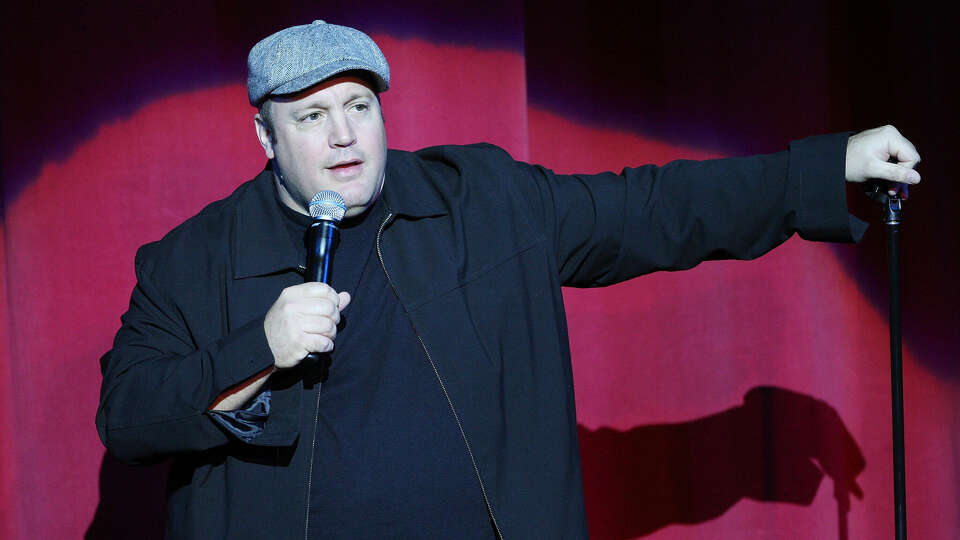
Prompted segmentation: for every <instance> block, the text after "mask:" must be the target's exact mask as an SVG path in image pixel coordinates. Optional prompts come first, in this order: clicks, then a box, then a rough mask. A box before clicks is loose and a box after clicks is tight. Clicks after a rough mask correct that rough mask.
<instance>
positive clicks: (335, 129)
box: [330, 116, 357, 148]
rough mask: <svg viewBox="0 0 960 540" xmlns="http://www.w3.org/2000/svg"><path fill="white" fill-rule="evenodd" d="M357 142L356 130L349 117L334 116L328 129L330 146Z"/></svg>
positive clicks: (343, 145)
mask: <svg viewBox="0 0 960 540" xmlns="http://www.w3.org/2000/svg"><path fill="white" fill-rule="evenodd" d="M355 142H357V135H356V131H355V130H354V129H353V124H352V123H351V122H350V119H349V118H346V117H345V116H344V117H340V118H334V119H333V122H332V126H331V130H330V146H331V147H336V148H343V147H345V146H350V145H352V144H353V143H355Z"/></svg>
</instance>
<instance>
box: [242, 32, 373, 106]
mask: <svg viewBox="0 0 960 540" xmlns="http://www.w3.org/2000/svg"><path fill="white" fill-rule="evenodd" d="M355 69H359V70H363V71H366V72H368V73H369V74H370V75H371V78H372V81H371V82H373V84H374V90H375V91H377V92H383V91H385V90H387V89H388V88H390V66H388V65H387V59H386V58H384V56H383V53H382V52H380V47H377V44H376V43H374V42H373V40H372V39H370V37H369V36H368V35H366V34H364V33H363V32H361V31H359V30H355V29H353V28H350V27H348V26H339V25H336V24H327V23H325V22H324V21H313V23H311V24H303V25H300V26H291V27H290V28H284V29H283V30H281V31H279V32H277V33H276V34H273V35H271V36H268V37H266V38H264V39H263V40H261V41H260V43H257V44H256V45H254V46H253V48H252V49H250V55H249V56H248V57H247V97H249V98H250V104H251V105H253V106H254V107H259V106H260V104H261V103H262V102H263V101H264V100H265V99H266V98H267V97H269V96H271V95H283V94H290V93H293V92H298V91H300V90H303V89H304V88H307V87H308V86H312V85H314V84H317V83H318V82H320V81H323V80H325V79H329V78H330V77H332V76H334V75H336V74H338V73H343V72H344V71H350V70H355Z"/></svg>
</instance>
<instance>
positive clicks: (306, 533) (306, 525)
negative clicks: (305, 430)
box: [303, 381, 323, 540]
mask: <svg viewBox="0 0 960 540" xmlns="http://www.w3.org/2000/svg"><path fill="white" fill-rule="evenodd" d="M321 388H323V384H322V383H321V382H319V381H317V408H316V409H315V410H314V412H313V439H312V440H311V441H310V465H309V467H307V511H306V516H305V517H304V520H303V540H310V493H311V492H312V491H313V489H312V488H313V454H314V452H315V451H316V449H317V422H318V421H319V419H320V389H321Z"/></svg>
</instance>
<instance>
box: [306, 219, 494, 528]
mask: <svg viewBox="0 0 960 540" xmlns="http://www.w3.org/2000/svg"><path fill="white" fill-rule="evenodd" d="M391 218H393V213H392V212H390V213H388V214H387V217H385V218H384V219H383V223H381V224H380V229H379V230H377V258H378V259H379V260H380V267H381V268H383V273H384V274H385V275H386V276H387V282H388V283H390V287H391V288H392V289H393V293H394V294H396V295H397V298H398V299H399V298H400V293H399V292H398V291H397V287H396V285H394V284H393V280H392V279H390V272H388V271H387V265H386V264H385V263H384V262H383V252H382V251H381V250H380V238H381V236H382V235H383V229H384V227H386V226H387V223H389V222H390V219H391ZM404 312H405V313H406V310H404ZM407 319H409V320H410V326H411V327H412V328H413V333H414V334H415V335H416V336H417V341H419V342H420V347H422V348H423V352H424V354H426V355H427V361H428V362H430V367H431V368H432V369H433V374H434V375H435V376H436V377H437V382H438V383H440V389H441V390H443V395H444V397H446V398H447V405H449V406H450V412H451V413H452V414H453V419H454V420H455V421H456V422H457V428H458V429H459V430H460V436H461V437H462V438H463V444H464V446H466V448H467V455H468V456H469V457H470V463H471V464H472V465H473V472H474V473H476V475H477V481H478V482H479V483H480V492H481V493H482V494H483V502H484V504H486V505H487V513H488V514H490V521H492V522H493V529H494V532H496V534H497V538H498V539H499V540H503V534H501V532H500V526H499V525H498V524H497V517H496V516H495V515H493V507H492V506H490V499H489V498H487V488H486V487H485V486H484V485H483V478H481V477H480V468H479V467H477V460H476V458H474V456H473V449H472V448H471V447H470V441H468V440H467V433H466V432H465V431H464V430H463V424H462V423H461V422H460V415H459V414H457V409H456V408H455V407H454V406H453V400H452V399H450V394H449V393H448V392H447V385H446V384H444V382H443V378H441V377H440V371H438V370H437V366H436V364H434V363H433V357H432V356H430V351H429V350H427V345H426V343H424V342H423V338H422V337H420V332H419V331H418V330H417V325H416V324H415V323H414V322H413V318H412V317H410V314H409V313H407ZM318 396H319V395H318ZM318 406H319V401H318ZM318 411H319V409H318ZM314 437H316V426H314Z"/></svg>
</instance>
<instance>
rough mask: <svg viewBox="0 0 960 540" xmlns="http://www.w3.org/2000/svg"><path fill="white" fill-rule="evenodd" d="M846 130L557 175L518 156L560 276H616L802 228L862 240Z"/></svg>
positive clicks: (593, 282)
mask: <svg viewBox="0 0 960 540" xmlns="http://www.w3.org/2000/svg"><path fill="white" fill-rule="evenodd" d="M847 137H848V135H847V134H837V135H826V136H818V137H810V138H807V139H803V140H800V141H795V142H793V143H792V144H791V145H790V149H789V150H788V151H784V152H780V153H776V154H769V155H759V156H752V157H745V158H729V159H716V160H707V161H674V162H671V163H668V164H667V165H665V166H663V167H656V166H652V165H648V166H644V167H638V168H628V169H624V170H623V172H622V173H621V174H619V175H616V174H613V173H604V174H597V175H558V174H554V173H552V172H551V171H549V170H547V169H544V168H542V167H537V166H531V165H527V164H521V165H520V166H521V167H522V168H525V169H526V172H527V174H528V175H529V176H530V177H532V178H533V180H534V182H528V183H526V185H524V186H522V187H521V188H520V189H522V190H525V191H526V192H527V193H525V194H524V195H523V197H524V199H526V200H528V201H533V203H532V207H531V209H530V213H531V214H532V215H533V217H534V221H536V222H538V223H539V227H541V232H542V233H543V234H545V235H546V236H547V238H548V239H550V240H552V242H553V245H554V247H555V252H556V254H557V265H558V268H559V271H560V275H561V280H562V283H563V284H564V285H568V286H577V287H594V286H602V285H609V284H612V283H616V282H619V281H623V280H626V279H629V278H632V277H635V276H638V275H641V274H646V273H650V272H654V271H657V270H683V269H686V268H690V267H693V266H695V265H697V264H699V263H700V262H702V261H705V260H710V259H753V258H756V257H759V256H760V255H762V254H764V253H766V252H767V251H769V250H771V249H773V248H774V247H776V246H777V245H779V244H780V243H782V242H784V241H785V240H786V239H787V238H789V237H790V236H791V235H793V233H795V232H796V233H799V234H800V236H801V237H803V238H805V239H808V240H830V241H857V240H859V239H860V237H861V236H862V235H863V233H864V231H865V230H866V224H865V223H864V222H862V221H860V220H858V219H857V218H854V217H852V216H850V215H849V214H848V212H847V203H846V181H845V178H844V166H845V155H846V141H847Z"/></svg>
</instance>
